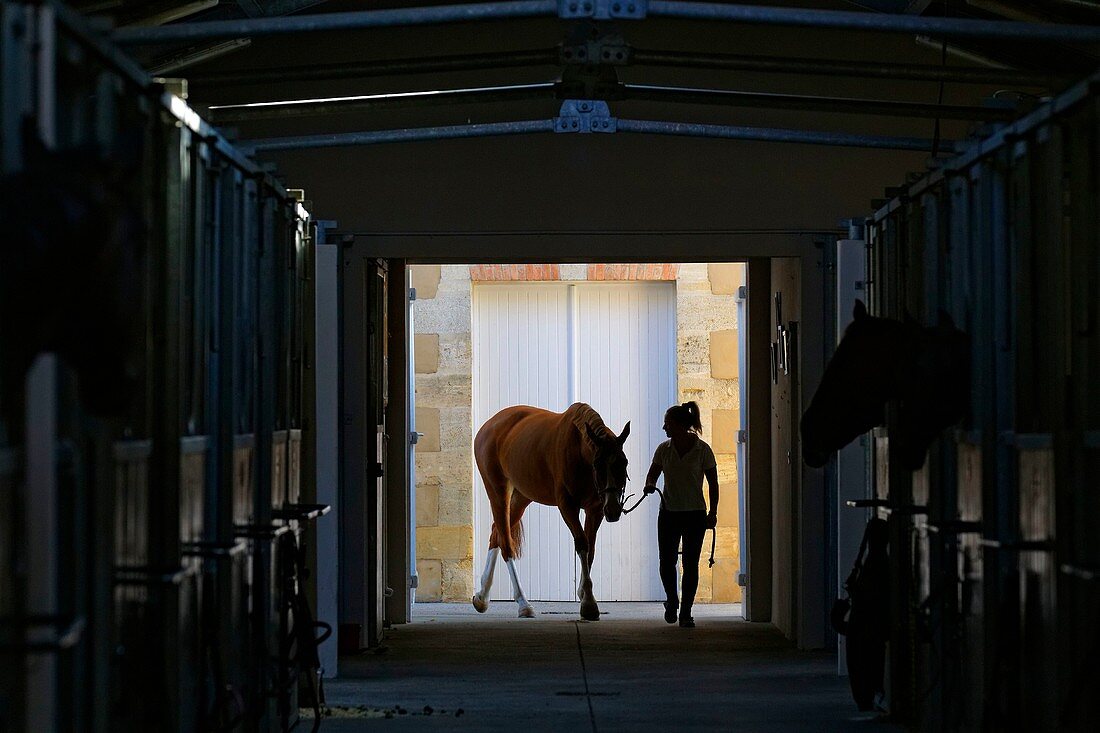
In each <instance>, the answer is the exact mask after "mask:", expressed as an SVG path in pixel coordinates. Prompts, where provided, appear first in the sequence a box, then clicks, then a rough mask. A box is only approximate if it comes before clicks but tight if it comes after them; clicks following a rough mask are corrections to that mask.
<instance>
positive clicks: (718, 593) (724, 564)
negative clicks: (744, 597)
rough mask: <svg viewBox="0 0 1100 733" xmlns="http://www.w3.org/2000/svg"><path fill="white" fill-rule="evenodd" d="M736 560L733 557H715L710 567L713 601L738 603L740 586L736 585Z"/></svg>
mask: <svg viewBox="0 0 1100 733" xmlns="http://www.w3.org/2000/svg"><path fill="white" fill-rule="evenodd" d="M737 572H738V562H737V560H734V559H725V558H723V559H721V560H718V559H716V560H715V561H714V567H713V568H711V599H712V602H713V603H738V602H740V601H741V586H739V585H737Z"/></svg>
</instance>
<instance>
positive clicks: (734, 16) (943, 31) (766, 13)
mask: <svg viewBox="0 0 1100 733" xmlns="http://www.w3.org/2000/svg"><path fill="white" fill-rule="evenodd" d="M639 1H640V0H639ZM647 12H648V15H649V16H651V17H664V18H684V19H689V20H725V21H731V22H735V23H745V24H749V25H773V26H786V27H794V28H831V29H835V30H851V31H878V32H884V33H914V34H917V35H928V36H945V37H967V38H997V39H1004V40H1013V41H1051V42H1061V43H1095V42H1096V41H1100V26H1092V25H1068V24H1062V23H1023V22H1019V21H1012V20H977V19H970V18H928V17H924V16H920V15H900V14H893V13H866V12H859V11H849V10H817V9H813V8H776V7H768V6H757V5H724V4H720V3H693V2H679V1H678V0H651V1H650V2H649V7H648V11H647Z"/></svg>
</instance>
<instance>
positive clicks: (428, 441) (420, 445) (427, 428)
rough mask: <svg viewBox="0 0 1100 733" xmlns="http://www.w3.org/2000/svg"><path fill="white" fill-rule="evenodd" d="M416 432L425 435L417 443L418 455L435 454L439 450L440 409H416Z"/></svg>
mask: <svg viewBox="0 0 1100 733" xmlns="http://www.w3.org/2000/svg"><path fill="white" fill-rule="evenodd" d="M416 432H418V433H423V435H421V436H420V439H419V440H418V441H417V443H416V452H417V453H433V452H436V451H438V450H439V408H438V407H417V408H416Z"/></svg>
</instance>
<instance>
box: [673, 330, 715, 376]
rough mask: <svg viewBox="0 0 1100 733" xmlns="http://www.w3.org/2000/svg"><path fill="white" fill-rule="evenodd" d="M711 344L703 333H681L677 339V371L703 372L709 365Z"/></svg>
mask: <svg viewBox="0 0 1100 733" xmlns="http://www.w3.org/2000/svg"><path fill="white" fill-rule="evenodd" d="M709 349H710V344H709V343H708V342H707V336H706V334H705V333H704V332H702V331H681V332H680V333H679V334H678V335H677V338H676V356H677V360H676V363H677V370H678V371H679V372H680V373H683V372H686V371H693V372H701V371H702V370H703V369H704V368H705V365H706V364H707V361H708V359H709V358H710V357H709V354H708V350H709Z"/></svg>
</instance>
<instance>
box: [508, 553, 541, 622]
mask: <svg viewBox="0 0 1100 733" xmlns="http://www.w3.org/2000/svg"><path fill="white" fill-rule="evenodd" d="M508 574H509V575H511V576H512V597H513V598H515V599H516V603H517V604H518V605H519V617H520V618H534V617H535V609H534V608H532V607H531V604H530V603H528V602H527V599H526V598H524V597H523V589H522V588H520V587H519V576H518V575H516V561H515V560H513V559H509V560H508Z"/></svg>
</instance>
